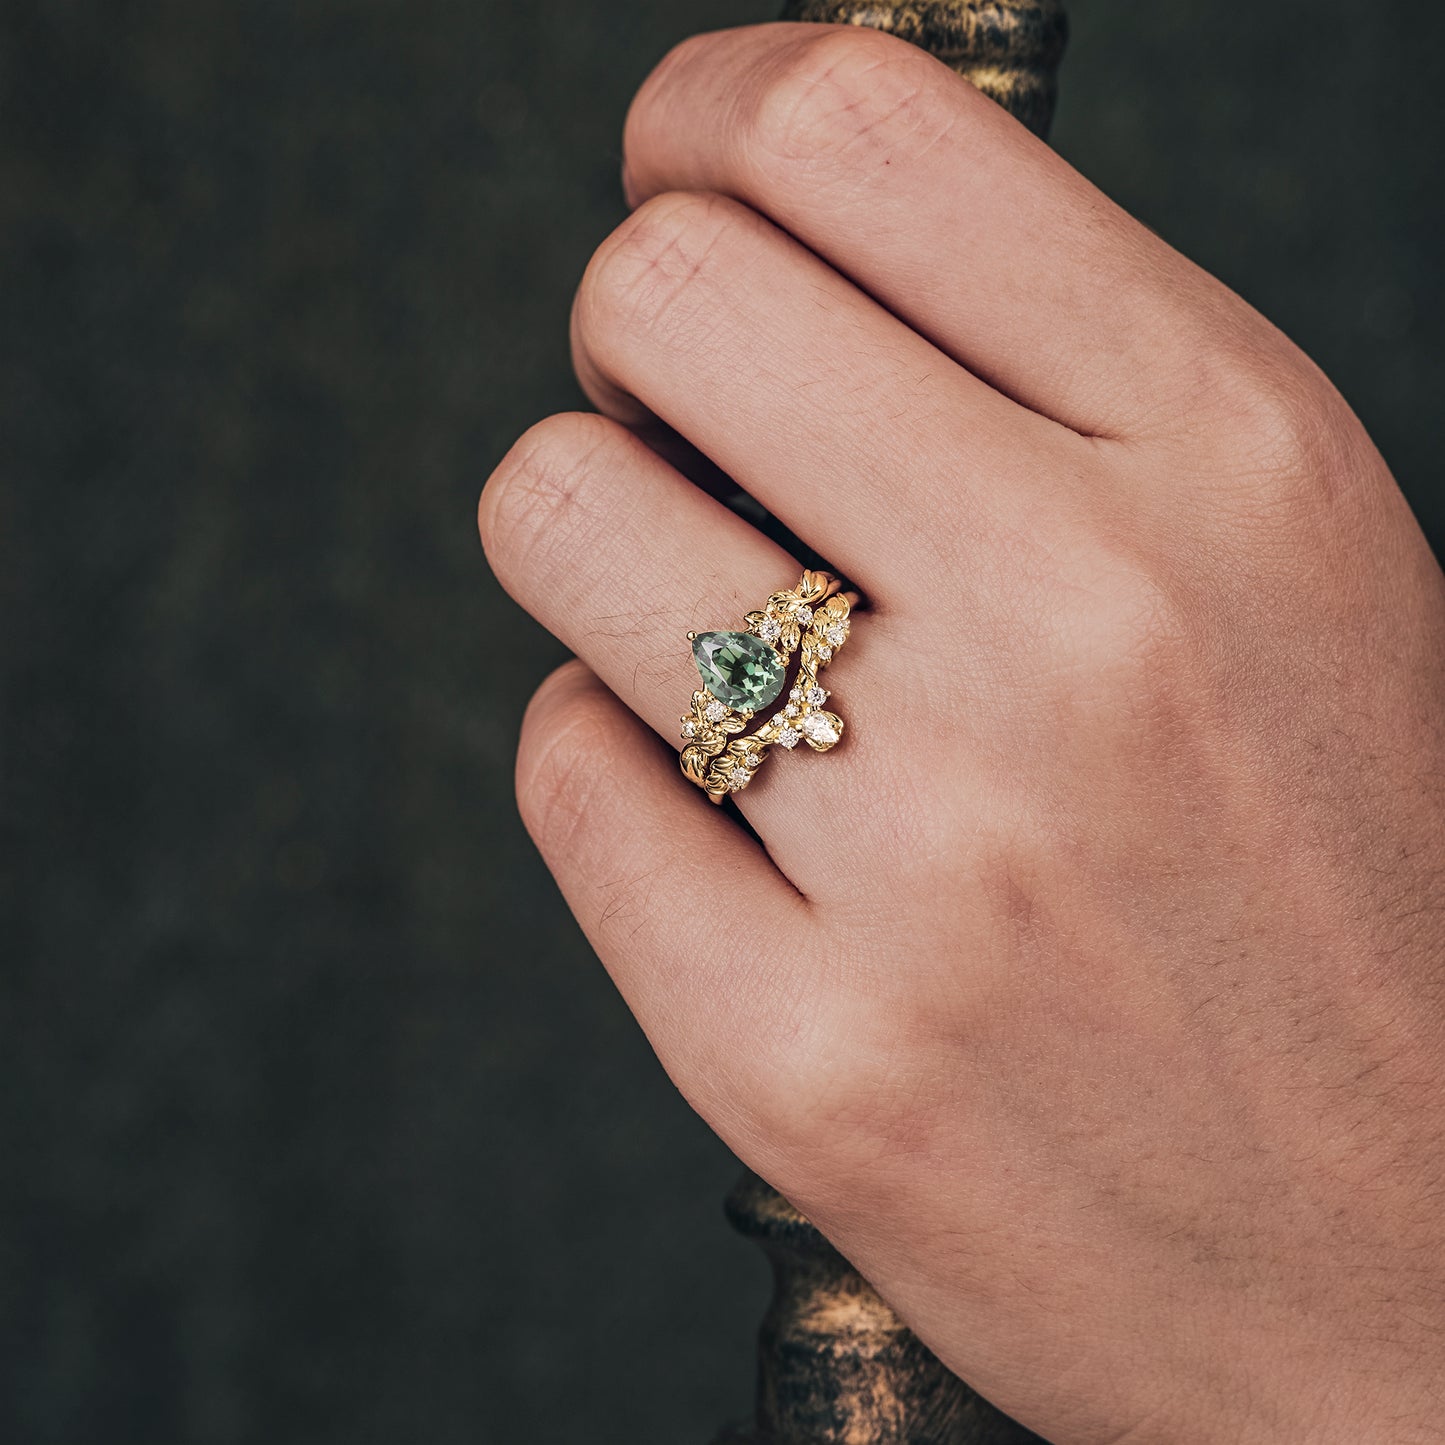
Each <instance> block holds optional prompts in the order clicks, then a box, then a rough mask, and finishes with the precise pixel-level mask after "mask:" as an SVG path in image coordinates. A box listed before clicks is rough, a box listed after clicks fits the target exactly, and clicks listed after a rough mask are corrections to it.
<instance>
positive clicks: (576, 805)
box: [516, 662, 598, 858]
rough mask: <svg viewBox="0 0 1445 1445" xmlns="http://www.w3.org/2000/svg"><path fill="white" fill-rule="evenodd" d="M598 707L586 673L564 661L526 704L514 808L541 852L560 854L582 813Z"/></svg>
mask: <svg viewBox="0 0 1445 1445" xmlns="http://www.w3.org/2000/svg"><path fill="white" fill-rule="evenodd" d="M597 724H598V719H597V710H596V706H595V698H594V694H593V684H592V679H591V675H590V674H589V673H588V672H587V670H586V668H585V667H583V665H582V664H581V663H579V662H568V663H564V664H563V666H561V667H560V668H558V669H557V671H556V672H554V673H552V675H551V676H550V677H548V678H547V680H546V681H545V682H544V683H543V684H542V686H541V687H539V688H538V689H537V691H536V693H535V694H534V695H533V697H532V700H531V702H530V703H529V704H528V706H527V712H526V716H525V717H524V718H523V720H522V733H521V738H520V740H519V742H518V745H517V767H516V791H517V810H518V812H519V813H520V814H521V817H522V822H523V824H524V825H525V827H526V829H527V832H528V833H529V834H531V836H532V839H533V841H534V842H535V843H536V844H537V846H538V848H540V849H541V850H542V852H543V854H544V855H545V856H547V857H548V858H555V857H557V856H559V855H561V854H565V853H566V851H567V850H568V848H569V846H570V844H571V842H572V839H573V837H574V836H575V834H576V831H577V827H578V824H579V823H580V822H581V821H582V819H583V818H584V817H585V816H586V812H587V798H588V792H589V790H590V788H591V787H592V786H593V782H592V780H593V779H594V778H595V777H596V776H597V774H598V769H597V768H596V767H595V766H593V764H594V763H595V762H596V753H597V733H598V726H597Z"/></svg>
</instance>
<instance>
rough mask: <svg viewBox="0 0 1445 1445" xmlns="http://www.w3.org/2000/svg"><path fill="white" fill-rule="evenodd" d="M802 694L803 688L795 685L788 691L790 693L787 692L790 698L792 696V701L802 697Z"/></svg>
mask: <svg viewBox="0 0 1445 1445" xmlns="http://www.w3.org/2000/svg"><path fill="white" fill-rule="evenodd" d="M802 695H803V689H802V688H801V687H795V688H794V689H793V690H792V692H790V693H789V694H788V696H789V697H790V698H792V700H793V701H794V702H797V701H798V699H799V698H800V697H802Z"/></svg>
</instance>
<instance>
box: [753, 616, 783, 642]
mask: <svg viewBox="0 0 1445 1445" xmlns="http://www.w3.org/2000/svg"><path fill="white" fill-rule="evenodd" d="M782 632H783V625H782V623H780V622H779V621H778V619H777V618H776V617H765V618H763V620H762V621H761V622H760V623H758V636H759V637H761V638H762V639H763V641H764V642H776V641H777V640H778V638H779V637H781V636H782Z"/></svg>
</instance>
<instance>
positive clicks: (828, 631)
mask: <svg viewBox="0 0 1445 1445" xmlns="http://www.w3.org/2000/svg"><path fill="white" fill-rule="evenodd" d="M823 636H824V637H826V638H827V639H828V641H829V642H831V643H832V644H833V646H834V647H842V645H843V644H844V642H846V641H847V639H848V624H847V623H846V622H835V623H833V625H832V626H831V627H825V628H824V629H823Z"/></svg>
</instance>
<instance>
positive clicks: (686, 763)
mask: <svg viewBox="0 0 1445 1445" xmlns="http://www.w3.org/2000/svg"><path fill="white" fill-rule="evenodd" d="M710 761H711V758H710V757H709V755H708V753H707V750H706V749H705V748H700V747H689V748H684V749H683V750H682V770H683V772H684V773H686V774H687V776H688V777H689V778H691V779H692V781H693V782H694V783H701V782H702V781H703V779H704V778H706V777H707V769H708V763H709V762H710Z"/></svg>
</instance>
